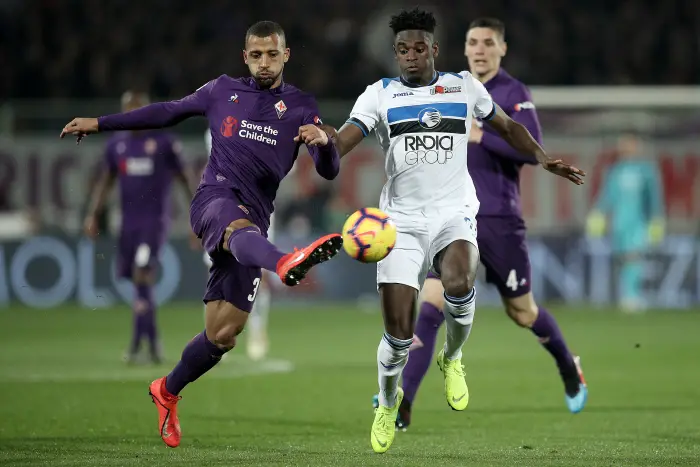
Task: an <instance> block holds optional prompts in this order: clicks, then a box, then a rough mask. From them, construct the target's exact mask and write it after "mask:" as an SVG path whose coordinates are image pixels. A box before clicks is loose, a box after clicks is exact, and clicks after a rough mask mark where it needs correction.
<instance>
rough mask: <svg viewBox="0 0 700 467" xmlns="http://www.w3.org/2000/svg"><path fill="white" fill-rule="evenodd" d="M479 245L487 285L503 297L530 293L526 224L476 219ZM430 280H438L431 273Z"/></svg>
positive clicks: (511, 219)
mask: <svg viewBox="0 0 700 467" xmlns="http://www.w3.org/2000/svg"><path fill="white" fill-rule="evenodd" d="M476 221H477V228H478V233H477V239H476V240H477V243H478V244H479V256H480V260H481V264H483V265H484V268H485V269H486V282H488V283H489V284H493V285H495V286H496V287H497V288H498V292H499V293H500V294H501V296H502V297H505V298H515V297H520V296H521V295H525V294H527V293H528V292H530V256H529V255H528V252H527V243H526V236H525V221H523V220H522V219H521V218H519V217H480V216H477V217H476ZM428 278H433V279H438V278H439V277H438V276H437V275H436V274H435V273H434V272H433V271H432V269H431V271H430V272H429V273H428Z"/></svg>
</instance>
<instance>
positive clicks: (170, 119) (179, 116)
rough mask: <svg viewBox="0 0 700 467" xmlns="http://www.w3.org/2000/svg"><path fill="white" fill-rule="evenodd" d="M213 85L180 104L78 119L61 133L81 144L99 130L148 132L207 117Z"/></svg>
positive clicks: (167, 103) (206, 86)
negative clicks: (189, 119)
mask: <svg viewBox="0 0 700 467" xmlns="http://www.w3.org/2000/svg"><path fill="white" fill-rule="evenodd" d="M212 83H213V82H211V81H210V82H209V83H207V84H205V85H204V86H202V87H201V88H199V89H197V90H196V91H195V92H194V93H192V94H190V95H189V96H187V97H184V98H182V99H179V100H176V101H169V102H156V103H155V104H150V105H147V106H145V107H141V108H139V109H136V110H132V111H130V112H123V113H117V114H111V115H105V116H103V117H99V118H74V119H73V120H71V121H70V122H69V123H68V124H67V125H66V126H65V127H64V128H63V131H61V138H63V137H65V136H66V135H73V136H75V137H76V138H77V142H78V143H80V140H82V139H83V138H84V137H85V136H87V135H89V134H91V133H97V132H99V131H118V130H148V129H157V128H166V127H169V126H173V125H175V124H177V123H179V122H181V121H183V120H185V119H187V118H189V117H192V116H195V115H204V113H205V112H206V109H207V104H208V96H209V93H210V90H211V87H212Z"/></svg>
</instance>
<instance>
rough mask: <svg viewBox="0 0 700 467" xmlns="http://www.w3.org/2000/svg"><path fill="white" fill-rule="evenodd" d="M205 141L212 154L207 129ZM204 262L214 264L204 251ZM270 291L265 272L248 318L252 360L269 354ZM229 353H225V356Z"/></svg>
mask: <svg viewBox="0 0 700 467" xmlns="http://www.w3.org/2000/svg"><path fill="white" fill-rule="evenodd" d="M204 142H205V143H206V145H207V157H208V156H209V155H210V154H211V132H210V131H209V130H207V131H206V132H205V133H204ZM274 235H275V216H274V214H273V215H272V216H270V228H269V230H268V232H267V239H268V240H269V241H270V242H274V241H275V237H274ZM204 264H205V265H206V266H207V267H208V268H210V267H211V265H212V261H211V258H210V257H209V254H208V253H207V252H206V251H205V252H204ZM271 295H272V294H271V292H270V286H269V283H268V281H267V278H266V276H265V274H264V272H263V278H262V282H261V283H260V287H258V294H257V296H256V297H255V303H254V304H253V310H252V312H251V314H250V318H249V319H248V327H247V329H246V330H247V331H248V332H247V334H248V338H247V340H246V351H247V353H248V358H250V359H251V360H255V361H257V360H261V359H263V358H265V357H266V356H267V351H268V349H269V347H270V345H269V341H268V338H267V321H268V320H267V318H268V316H269V314H270V301H271V299H272V297H271ZM225 355H227V354H224V356H225Z"/></svg>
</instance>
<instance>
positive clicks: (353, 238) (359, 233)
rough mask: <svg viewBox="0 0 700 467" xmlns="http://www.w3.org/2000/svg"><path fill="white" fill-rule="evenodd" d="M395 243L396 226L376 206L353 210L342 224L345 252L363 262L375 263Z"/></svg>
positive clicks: (383, 256)
mask: <svg viewBox="0 0 700 467" xmlns="http://www.w3.org/2000/svg"><path fill="white" fill-rule="evenodd" d="M395 243H396V226H395V225H394V223H393V222H392V221H391V218H389V216H388V215H387V214H386V213H385V212H383V211H381V210H379V209H377V208H362V209H360V210H359V211H355V212H354V213H353V214H352V215H351V216H350V217H348V219H347V220H346V221H345V225H343V248H344V249H345V252H346V253H347V254H348V255H350V257H351V258H354V259H356V260H358V261H361V262H363V263H376V262H377V261H381V260H382V259H384V258H386V255H388V254H389V253H390V252H391V250H392V249H393V248H394V244H395Z"/></svg>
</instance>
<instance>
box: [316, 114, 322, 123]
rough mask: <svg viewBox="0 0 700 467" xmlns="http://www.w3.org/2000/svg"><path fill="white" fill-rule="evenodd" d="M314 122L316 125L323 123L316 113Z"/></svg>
mask: <svg viewBox="0 0 700 467" xmlns="http://www.w3.org/2000/svg"><path fill="white" fill-rule="evenodd" d="M314 123H315V124H316V125H323V122H322V121H321V117H319V116H318V115H316V116H315V117H314Z"/></svg>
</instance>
